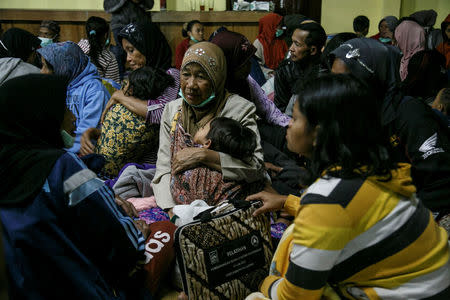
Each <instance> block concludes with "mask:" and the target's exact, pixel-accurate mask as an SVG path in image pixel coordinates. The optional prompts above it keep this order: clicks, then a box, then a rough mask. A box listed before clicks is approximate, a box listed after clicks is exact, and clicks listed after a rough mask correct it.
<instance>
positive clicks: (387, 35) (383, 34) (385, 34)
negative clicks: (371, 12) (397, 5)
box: [370, 16, 398, 45]
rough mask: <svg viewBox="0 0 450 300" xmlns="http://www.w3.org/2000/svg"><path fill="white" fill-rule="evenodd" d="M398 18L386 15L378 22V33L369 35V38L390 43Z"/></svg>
mask: <svg viewBox="0 0 450 300" xmlns="http://www.w3.org/2000/svg"><path fill="white" fill-rule="evenodd" d="M397 24H398V19H397V17H394V16H387V17H384V18H383V19H381V20H380V22H379V23H378V31H379V32H378V33H377V34H375V35H373V36H371V37H370V38H371V39H375V40H378V41H380V42H382V43H383V44H388V45H392V42H393V40H394V31H395V27H397Z"/></svg>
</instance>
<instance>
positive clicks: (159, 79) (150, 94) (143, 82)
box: [128, 66, 175, 100]
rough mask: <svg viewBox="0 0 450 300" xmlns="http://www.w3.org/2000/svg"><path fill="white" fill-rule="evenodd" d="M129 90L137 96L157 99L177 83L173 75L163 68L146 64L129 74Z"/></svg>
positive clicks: (132, 94) (145, 98)
mask: <svg viewBox="0 0 450 300" xmlns="http://www.w3.org/2000/svg"><path fill="white" fill-rule="evenodd" d="M128 82H129V86H128V91H129V94H130V95H131V96H133V97H135V98H138V99H142V100H148V99H156V98H157V97H158V96H159V95H161V94H162V93H163V92H164V90H165V89H166V88H167V87H169V86H173V85H174V84H175V80H174V79H173V77H172V76H170V75H169V74H167V73H166V72H164V71H163V70H161V69H158V68H153V67H149V66H144V67H142V68H139V69H137V70H134V71H133V72H131V73H130V75H129V76H128Z"/></svg>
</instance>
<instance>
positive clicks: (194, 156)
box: [172, 147, 207, 174]
mask: <svg viewBox="0 0 450 300" xmlns="http://www.w3.org/2000/svg"><path fill="white" fill-rule="evenodd" d="M205 150H207V149H203V148H194V147H189V148H184V149H182V150H180V151H178V152H177V154H176V155H175V159H174V161H173V163H172V172H173V173H174V174H176V173H179V172H183V171H185V170H189V169H194V168H195V167H198V166H199V165H201V164H202V163H203V160H204V158H205V155H204V154H205Z"/></svg>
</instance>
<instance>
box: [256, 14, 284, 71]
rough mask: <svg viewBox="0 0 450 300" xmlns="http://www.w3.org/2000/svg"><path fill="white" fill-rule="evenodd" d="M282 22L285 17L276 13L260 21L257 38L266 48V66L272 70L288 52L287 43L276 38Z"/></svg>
mask: <svg viewBox="0 0 450 300" xmlns="http://www.w3.org/2000/svg"><path fill="white" fill-rule="evenodd" d="M281 20H283V17H282V16H280V15H278V14H275V13H270V14H268V15H266V16H264V17H262V18H261V19H259V34H258V37H257V38H258V40H259V41H260V42H261V44H262V45H263V48H264V61H265V63H266V66H267V67H269V68H270V69H272V70H275V69H276V68H277V67H278V64H279V63H280V62H281V61H282V60H283V59H284V56H285V55H286V52H287V50H288V46H287V44H286V42H285V41H284V40H282V39H278V38H276V37H275V33H276V31H277V26H278V24H280V22H281Z"/></svg>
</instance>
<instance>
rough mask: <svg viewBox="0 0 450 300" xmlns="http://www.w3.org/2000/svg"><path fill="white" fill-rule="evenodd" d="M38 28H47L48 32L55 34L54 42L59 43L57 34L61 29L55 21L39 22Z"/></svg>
mask: <svg viewBox="0 0 450 300" xmlns="http://www.w3.org/2000/svg"><path fill="white" fill-rule="evenodd" d="M40 27H45V28H48V30H50V31H52V32H53V33H54V34H55V37H54V38H53V41H54V42H58V41H59V32H60V31H61V27H59V24H58V23H56V22H55V21H51V20H44V21H42V22H41V26H40Z"/></svg>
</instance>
